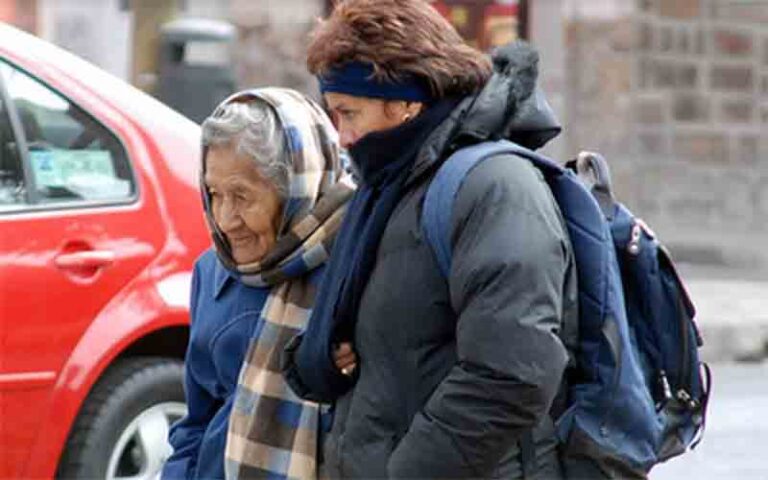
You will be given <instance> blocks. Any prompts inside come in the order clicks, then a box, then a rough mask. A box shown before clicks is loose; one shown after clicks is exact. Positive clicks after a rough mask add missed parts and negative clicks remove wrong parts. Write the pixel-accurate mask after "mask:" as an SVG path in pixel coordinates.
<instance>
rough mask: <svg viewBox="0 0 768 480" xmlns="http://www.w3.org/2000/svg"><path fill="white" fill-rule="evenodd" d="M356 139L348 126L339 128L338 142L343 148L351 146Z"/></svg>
mask: <svg viewBox="0 0 768 480" xmlns="http://www.w3.org/2000/svg"><path fill="white" fill-rule="evenodd" d="M355 141H357V135H355V134H354V132H353V131H352V130H351V129H349V128H344V127H343V126H342V127H340V128H339V143H340V144H341V146H342V147H343V148H349V147H351V146H352V145H353V144H354V143H355Z"/></svg>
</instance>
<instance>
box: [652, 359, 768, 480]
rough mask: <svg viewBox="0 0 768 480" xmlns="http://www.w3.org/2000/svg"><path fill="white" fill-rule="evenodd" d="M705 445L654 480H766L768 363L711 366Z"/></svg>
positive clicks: (672, 463) (661, 468)
mask: <svg viewBox="0 0 768 480" xmlns="http://www.w3.org/2000/svg"><path fill="white" fill-rule="evenodd" d="M712 373H713V377H714V387H713V393H712V398H711V399H710V408H709V416H708V418H707V429H706V432H705V435H704V440H703V442H702V443H701V444H700V445H699V446H698V447H697V448H696V450H694V451H693V452H688V453H686V454H685V455H683V456H681V457H678V458H675V459H672V460H670V461H669V462H668V463H666V464H662V465H659V466H658V467H656V469H654V471H653V472H652V474H651V476H650V478H651V480H668V479H669V480H671V479H680V478H688V479H696V480H706V479H724V478H728V479H730V478H733V479H739V480H747V479H767V478H768V458H766V456H765V454H766V445H768V362H763V363H751V364H718V365H713V366H712Z"/></svg>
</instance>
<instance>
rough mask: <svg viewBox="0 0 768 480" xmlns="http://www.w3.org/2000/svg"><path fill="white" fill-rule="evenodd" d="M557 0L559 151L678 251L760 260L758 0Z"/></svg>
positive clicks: (763, 231)
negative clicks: (605, 168)
mask: <svg viewBox="0 0 768 480" xmlns="http://www.w3.org/2000/svg"><path fill="white" fill-rule="evenodd" d="M601 2H602V3H604V4H606V5H609V4H610V5H611V8H606V9H597V8H595V7H596V6H595V4H594V3H593V2H592V0H583V1H579V0H567V1H566V3H565V4H564V8H563V21H564V28H565V38H566V40H565V59H566V60H565V65H566V67H565V68H566V72H567V73H566V78H567V82H566V83H567V85H566V90H567V92H566V100H565V103H566V109H565V110H566V125H567V131H566V134H565V141H566V144H567V150H569V152H570V153H575V152H576V151H578V150H579V149H595V150H599V151H601V152H604V153H605V154H606V155H607V156H608V158H609V159H610V161H611V164H612V167H613V173H614V177H615V178H614V180H615V183H616V189H617V191H618V195H619V196H620V197H621V198H622V199H624V200H626V202H627V203H628V204H629V205H630V207H632V208H633V209H634V210H635V211H636V212H637V213H639V214H640V215H642V216H643V217H645V218H646V220H648V221H649V223H650V224H651V225H653V226H654V227H655V228H656V229H657V231H658V233H660V235H661V236H662V237H663V238H664V239H665V240H666V243H669V244H672V247H673V252H675V253H677V256H678V257H683V259H688V260H692V261H698V262H711V263H725V264H732V265H740V266H752V267H762V268H766V269H768V253H766V252H765V249H764V248H763V246H764V245H765V244H766V242H767V241H768V222H766V221H765V220H766V219H768V2H750V1H745V0H675V1H674V2H672V1H667V0H631V1H630V0H601Z"/></svg>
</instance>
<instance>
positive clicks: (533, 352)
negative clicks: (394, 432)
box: [388, 155, 571, 478]
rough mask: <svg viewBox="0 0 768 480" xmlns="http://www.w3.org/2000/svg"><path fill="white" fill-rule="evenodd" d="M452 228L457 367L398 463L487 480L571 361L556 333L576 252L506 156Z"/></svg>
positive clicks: (524, 168)
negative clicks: (568, 272) (566, 281)
mask: <svg viewBox="0 0 768 480" xmlns="http://www.w3.org/2000/svg"><path fill="white" fill-rule="evenodd" d="M452 224H453V225H452V226H453V232H452V237H451V244H452V248H453V253H452V264H451V272H450V278H449V288H450V295H451V303H452V307H453V310H454V312H456V314H457V320H456V349H457V356H458V361H457V364H456V365H455V366H454V367H453V369H452V370H451V371H450V372H449V374H448V375H447V376H446V378H445V379H444V380H443V381H442V382H441V383H440V384H439V385H438V387H437V388H436V390H435V391H434V392H433V394H432V396H431V397H430V399H429V400H428V402H427V403H426V405H425V406H424V408H423V409H422V410H421V411H420V412H419V413H418V414H416V416H415V417H414V419H413V421H412V423H411V425H410V428H409V430H408V432H407V433H406V435H405V436H404V437H403V439H402V441H401V442H400V443H399V444H398V446H397V447H396V449H395V451H394V452H393V454H392V456H391V457H390V460H389V464H388V470H389V475H390V477H392V478H426V477H429V478H461V477H473V478H489V477H490V476H491V475H492V473H493V471H494V470H495V468H496V466H497V465H498V463H499V461H500V459H501V458H502V456H503V455H504V454H505V453H507V452H508V451H509V449H510V448H511V447H513V446H514V445H515V444H516V443H517V442H518V441H519V440H520V438H521V436H522V434H523V433H524V432H526V431H528V430H529V429H530V428H532V427H534V426H535V425H536V424H537V423H538V422H539V421H540V420H541V419H542V418H543V416H544V415H546V414H548V410H549V407H550V405H551V403H552V400H553V399H554V397H555V395H556V393H557V390H558V388H559V386H560V382H561V377H562V374H563V371H564V368H565V365H566V362H567V353H566V349H565V347H564V346H563V344H562V342H561V341H560V339H559V337H558V331H559V328H560V325H561V317H562V306H563V288H564V284H565V279H566V275H567V270H568V268H569V265H570V260H569V259H570V258H571V252H570V243H569V241H568V239H567V236H566V233H565V230H564V226H563V224H562V222H561V217H560V213H559V210H558V208H557V206H556V204H555V203H554V199H553V198H552V196H551V193H550V191H549V188H548V187H547V185H546V184H545V183H544V181H543V179H542V178H541V176H540V174H539V172H538V171H537V170H536V169H535V168H534V167H533V166H531V165H530V164H529V163H528V162H527V161H525V160H522V159H519V158H517V157H512V156H508V155H504V156H499V157H495V158H491V159H487V160H485V161H483V162H482V163H481V164H479V165H478V166H477V167H475V168H474V169H473V170H472V171H471V172H470V173H469V174H468V175H467V177H466V178H465V180H464V183H463V185H462V186H461V188H460V190H459V193H458V194H457V198H456V201H455V203H454V211H453V213H452Z"/></svg>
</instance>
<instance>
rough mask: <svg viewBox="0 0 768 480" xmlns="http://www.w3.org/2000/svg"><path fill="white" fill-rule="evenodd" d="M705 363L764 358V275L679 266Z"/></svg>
mask: <svg viewBox="0 0 768 480" xmlns="http://www.w3.org/2000/svg"><path fill="white" fill-rule="evenodd" d="M681 274H682V276H683V279H684V281H685V283H686V285H687V287H688V290H689V293H690V295H691V298H692V300H693V303H694V304H695V305H696V310H697V315H696V323H697V325H698V327H699V330H700V331H701V334H702V337H703V338H704V347H703V348H702V350H701V354H702V357H703V359H704V360H705V361H707V362H717V361H733V360H759V359H762V358H766V357H768V275H765V274H763V273H760V272H751V271H738V270H724V269H716V268H713V267H706V268H705V267H695V266H690V265H683V266H682V268H681Z"/></svg>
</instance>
